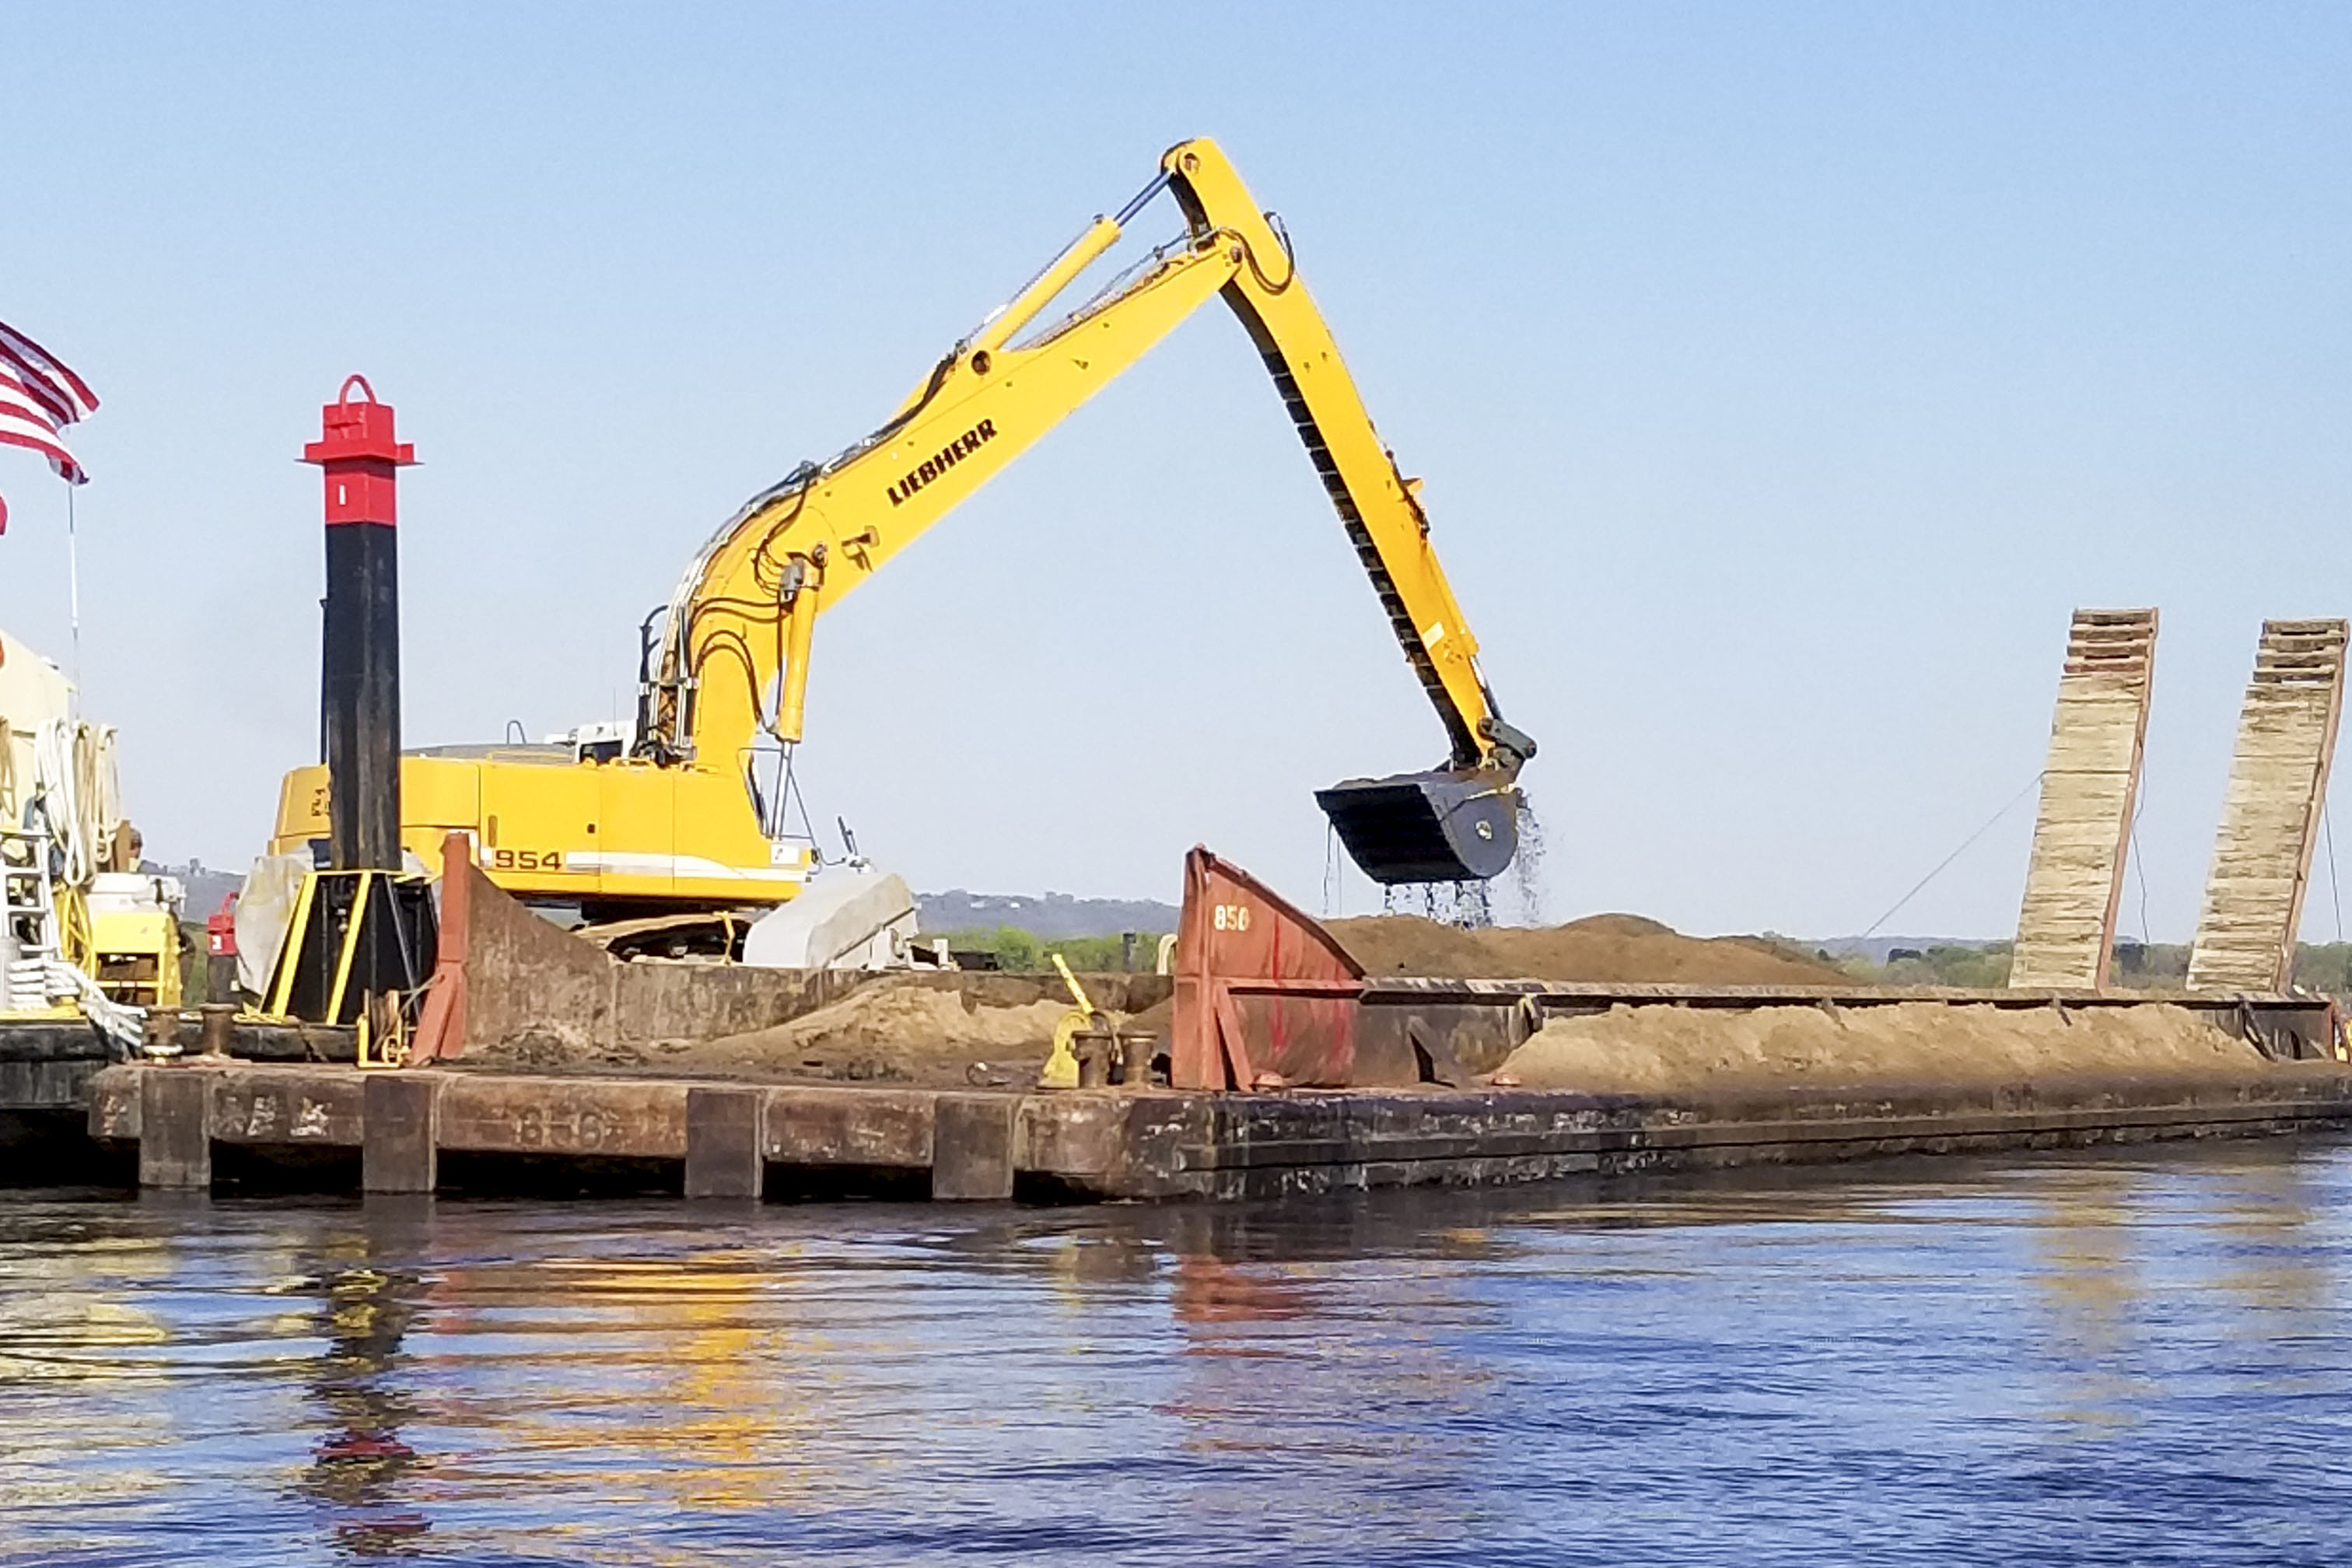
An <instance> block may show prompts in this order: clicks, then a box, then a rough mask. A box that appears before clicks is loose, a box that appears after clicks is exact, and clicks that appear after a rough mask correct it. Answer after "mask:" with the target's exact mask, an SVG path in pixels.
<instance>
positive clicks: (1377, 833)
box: [1315, 768, 1521, 886]
mask: <svg viewBox="0 0 2352 1568" xmlns="http://www.w3.org/2000/svg"><path fill="white" fill-rule="evenodd" d="M1520 800H1521V796H1520V795H1519V790H1518V786H1517V784H1514V783H1513V782H1512V780H1511V778H1510V776H1509V775H1508V774H1507V773H1503V772H1502V771H1501V770H1500V769H1495V768H1460V769H1436V770H1433V771H1431V772H1428V773H1393V774H1391V775H1390V776H1389V777H1387V778H1377V779H1349V780H1347V781H1345V782H1344V783H1340V784H1333V785H1332V786H1331V787H1330V788H1328V789H1319V790H1317V791H1316V792H1315V804H1316V805H1319V806H1321V807H1322V808H1323V815H1324V816H1328V817H1329V818H1330V819H1331V826H1332V828H1333V830H1334V831H1336V832H1337V833H1338V834H1339V842H1340V843H1342V844H1344V845H1346V846H1347V847H1348V853H1349V856H1350V857H1351V858H1353V859H1354V860H1355V862H1356V864H1357V865H1358V866H1360V867H1361V868H1363V872H1364V875H1366V876H1367V877H1370V879H1372V880H1373V881H1375V882H1379V883H1381V885H1382V886H1394V885H1396V884H1397V883H1400V882H1470V881H1481V882H1483V881H1485V880H1486V879H1489V878H1492V877H1497V876H1500V875H1501V874H1502V871H1503V868H1505V867H1506V866H1508V865H1509V864H1510V863H1511V857H1512V856H1513V855H1514V854H1516V853H1517V851H1518V847H1519V805H1520Z"/></svg>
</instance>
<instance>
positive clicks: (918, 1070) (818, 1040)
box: [648, 984, 1070, 1085]
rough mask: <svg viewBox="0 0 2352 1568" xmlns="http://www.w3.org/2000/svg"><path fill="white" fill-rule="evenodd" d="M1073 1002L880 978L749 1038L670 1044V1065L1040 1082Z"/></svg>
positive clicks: (653, 1053) (666, 1050)
mask: <svg viewBox="0 0 2352 1568" xmlns="http://www.w3.org/2000/svg"><path fill="white" fill-rule="evenodd" d="M1069 1008H1070V1005H1069V1003H1068V1002H1067V1001H1066V1000H1064V1001H1058V1002H1056V1001H1052V1000H1044V1001H1036V1002H1027V1003H1019V1004H1013V1005H1001V1006H1000V1005H990V1004H988V1003H986V1002H982V1001H981V1000H979V999H978V998H976V997H974V996H972V995H971V994H965V993H961V992H957V991H951V990H941V989H938V988H934V987H930V986H922V985H894V984H879V985H870V986H866V987H865V988H864V989H862V990H858V991H854V992H852V993H850V994H848V995H846V996H845V997H843V998H842V999H841V1000H840V1001H838V1002H835V1003H832V1004H830V1005H826V1006H824V1007H820V1008H818V1009H817V1010H816V1011H814V1012H813V1013H808V1014H804V1015H803V1016H800V1017H798V1018H794V1019H793V1020H791V1021H790V1022H788V1023H783V1024H778V1025H776V1026H774V1027H772V1028H767V1029H754V1030H752V1031H751V1032H750V1033H748V1034H741V1035H726V1036H721V1037H719V1038H717V1039H710V1040H691V1041H689V1040H676V1041H664V1042H662V1043H660V1044H658V1045H656V1046H654V1047H652V1048H651V1050H650V1051H649V1052H648V1059H650V1060H652V1061H654V1062H657V1063H659V1064H661V1065H663V1066H665V1067H672V1068H689V1069H692V1070H695V1071H704V1072H726V1073H734V1074H742V1075H745V1076H753V1077H771V1076H782V1077H792V1078H818V1079H851V1080H880V1081H885V1082H895V1083H916V1084H933V1085H937V1084H950V1085H952V1084H965V1083H970V1082H973V1081H982V1082H987V1081H992V1080H993V1079H996V1078H999V1077H1001V1078H1003V1079H1005V1081H1007V1082H1018V1083H1027V1082H1034V1080H1035V1079H1036V1076H1037V1069H1038V1068H1040V1067H1042V1066H1043V1065H1044V1063H1045V1056H1046V1053H1047V1052H1048V1051H1049V1050H1051V1049H1052V1048H1053V1044H1054V1026H1055V1024H1057V1023H1059V1022H1060V1021H1061V1018H1062V1015H1063V1014H1065V1013H1066V1012H1068V1011H1069Z"/></svg>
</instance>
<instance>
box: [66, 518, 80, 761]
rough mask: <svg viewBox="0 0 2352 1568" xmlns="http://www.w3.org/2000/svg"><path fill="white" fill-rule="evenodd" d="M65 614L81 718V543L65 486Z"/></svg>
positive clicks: (77, 715)
mask: <svg viewBox="0 0 2352 1568" xmlns="http://www.w3.org/2000/svg"><path fill="white" fill-rule="evenodd" d="M66 615H67V619H68V625H69V626H71V627H72V631H73V695H74V711H73V717H74V718H75V719H76V720H77V721H79V719H80V718H81V545H80V543H79V540H78V539H77V537H76V535H75V532H74V487H73V486H72V485H71V484H70V483H68V485H67V486H66Z"/></svg>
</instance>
